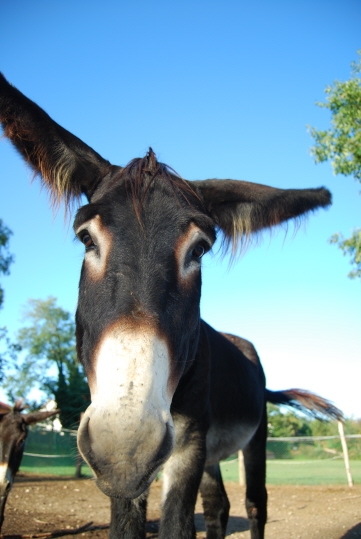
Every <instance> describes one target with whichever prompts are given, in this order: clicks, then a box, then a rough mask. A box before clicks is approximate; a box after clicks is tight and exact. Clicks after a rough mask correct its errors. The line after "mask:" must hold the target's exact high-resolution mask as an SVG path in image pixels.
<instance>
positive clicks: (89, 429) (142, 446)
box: [0, 77, 331, 498]
mask: <svg viewBox="0 0 361 539" xmlns="http://www.w3.org/2000/svg"><path fill="white" fill-rule="evenodd" d="M0 118H1V121H2V124H3V127H4V131H5V135H6V136H8V137H9V138H10V139H11V140H12V142H13V143H14V145H15V146H16V147H17V149H18V150H19V152H20V153H21V154H22V155H23V157H24V158H25V159H26V161H27V162H28V163H29V164H30V165H31V166H32V167H33V169H34V170H35V172H36V173H39V174H40V175H41V177H42V180H43V182H44V184H45V185H46V186H47V187H48V189H49V191H50V194H51V197H52V200H53V202H54V203H55V204H57V203H58V202H59V201H61V200H64V201H65V203H66V205H67V207H69V205H70V203H71V201H72V200H74V199H76V198H79V196H80V195H81V194H82V193H83V194H85V195H86V197H87V198H88V201H89V203H88V204H87V205H85V206H83V207H81V208H80V209H79V210H78V212H77V214H76V217H75V221H74V230H75V233H76V235H77V237H78V238H79V240H80V241H81V242H82V243H83V244H84V246H85V256H84V263H83V267H82V271H81V277H80V285H79V302H78V309H77V315H76V323H77V347H78V356H79V359H80V361H81V362H82V364H83V365H84V367H85V371H86V373H87V377H88V381H89V385H90V390H91V396H92V403H91V405H90V407H89V408H88V410H87V411H86V413H85V415H84V418H83V420H82V422H81V426H80V429H79V434H78V444H79V448H80V451H81V452H82V454H83V456H84V458H85V459H86V460H87V462H88V463H89V464H90V466H91V467H92V468H93V470H94V472H95V474H96V476H97V482H98V485H99V487H100V488H101V489H102V490H103V491H104V492H105V493H106V494H109V495H111V496H116V497H118V496H122V497H128V498H134V497H136V496H139V495H140V494H141V492H143V491H144V490H145V489H146V488H147V486H148V485H149V483H150V481H151V480H152V479H153V477H154V475H155V474H156V472H157V470H158V468H159V466H160V465H161V464H162V463H163V462H164V461H165V460H166V459H167V457H168V456H169V455H170V453H171V451H172V448H173V445H174V434H173V423H172V416H171V404H172V399H173V396H174V393H175V391H176V389H177V386H178V383H179V381H180V379H181V378H182V377H183V376H185V375H186V373H187V370H188V369H189V368H190V366H191V365H192V362H193V361H194V359H195V357H196V352H197V346H198V339H199V328H200V313H199V303H200V293H201V272H200V270H201V258H202V256H203V255H204V254H205V253H206V252H207V251H209V250H210V249H211V247H212V245H213V243H214V241H215V237H216V233H217V232H220V233H222V234H223V238H224V240H225V244H226V246H231V247H232V250H233V252H234V253H235V252H236V251H237V249H238V247H239V246H242V244H244V243H246V242H247V241H248V239H249V238H251V237H252V235H254V234H256V233H258V232H259V231H261V230H262V229H265V228H269V227H273V226H276V225H279V224H280V223H282V222H285V221H287V220H289V219H294V218H297V217H299V216H302V215H303V214H305V213H307V212H308V211H310V210H314V209H316V208H318V207H320V206H327V205H329V204H330V202H331V195H330V193H329V192H328V191H327V190H326V189H324V188H319V189H301V190H294V189H288V190H283V189H275V188H272V187H267V186H264V185H259V184H253V183H249V182H244V181H234V180H204V181H186V180H183V179H182V178H180V177H179V176H178V175H177V174H175V173H174V172H173V171H172V170H171V169H169V168H168V167H166V166H165V165H163V164H161V163H158V162H157V160H156V158H155V155H154V153H153V152H152V150H150V151H149V153H148V154H147V155H146V156H145V157H144V158H142V159H135V160H133V161H132V162H131V163H130V164H129V165H128V166H126V167H124V168H122V167H119V166H113V165H111V164H110V163H109V162H108V161H106V160H105V159H103V158H102V157H101V156H100V155H99V154H97V153H96V152H95V151H93V150H92V149H91V148H89V147H88V146H87V145H86V144H84V143H83V142H81V141H80V140H79V139H78V138H76V137H75V136H74V135H72V134H70V133H69V132H68V131H66V130H65V129H63V128H62V127H60V126H59V125H58V124H56V123H55V122H54V121H53V120H51V119H50V118H49V116H48V115H47V114H46V113H45V112H44V111H43V110H41V109H40V108H39V107H38V106H37V105H35V103H33V102H31V101H30V100H28V99H27V98H26V97H25V96H23V95H22V94H21V93H20V92H19V91H18V90H16V89H15V88H14V87H12V86H11V85H10V84H9V83H7V82H6V80H5V79H4V78H3V77H2V78H1V79H0Z"/></svg>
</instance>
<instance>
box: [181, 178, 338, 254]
mask: <svg viewBox="0 0 361 539" xmlns="http://www.w3.org/2000/svg"><path fill="white" fill-rule="evenodd" d="M189 183H190V185H191V186H192V187H193V189H195V191H196V192H197V194H198V196H199V197H200V199H201V200H202V201H203V204H204V207H205V209H206V211H207V212H208V213H209V214H210V216H211V217H212V218H213V219H214V221H215V223H216V224H217V226H218V227H219V228H220V229H221V230H222V232H223V234H224V237H225V242H226V247H228V246H229V244H231V245H232V251H233V254H235V253H236V252H237V250H238V248H239V247H240V246H242V245H243V243H245V242H246V243H247V241H248V239H249V237H250V235H251V234H252V233H254V232H258V231H260V230H262V229H264V228H270V227H273V226H276V225H279V224H281V223H283V222H285V221H288V220H289V219H294V218H297V217H300V216H302V215H304V214H305V213H307V212H309V211H311V210H315V209H316V208H319V207H321V206H323V207H324V206H328V205H329V204H331V193H330V192H329V191H328V190H327V189H325V188H323V187H320V188H319V189H276V188H274V187H268V186H266V185H260V184H257V183H250V182H244V181H238V180H203V181H193V182H189Z"/></svg>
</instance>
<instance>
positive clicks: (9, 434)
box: [0, 403, 59, 529]
mask: <svg viewBox="0 0 361 539" xmlns="http://www.w3.org/2000/svg"><path fill="white" fill-rule="evenodd" d="M23 409H24V408H23V407H22V405H21V403H16V404H15V406H14V407H13V408H12V407H11V406H9V405H8V404H4V403H0V458H1V461H0V529H1V525H2V523H3V521H4V509H5V503H6V499H7V497H8V494H9V492H10V490H11V487H12V484H13V481H14V477H15V474H16V473H17V471H18V470H19V467H20V464H21V459H22V457H23V453H24V448H25V440H26V437H27V435H28V426H29V425H32V424H33V423H37V422H38V421H44V420H45V419H47V418H48V417H51V416H53V415H55V414H57V413H59V410H53V411H51V412H31V413H29V414H23V413H21V412H22V411H23Z"/></svg>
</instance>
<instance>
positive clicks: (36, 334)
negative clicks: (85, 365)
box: [4, 297, 90, 428]
mask: <svg viewBox="0 0 361 539" xmlns="http://www.w3.org/2000/svg"><path fill="white" fill-rule="evenodd" d="M24 321H26V322H27V325H26V326H25V327H23V328H22V329H20V330H19V332H18V342H19V344H20V345H21V347H22V348H23V349H24V350H26V351H27V355H26V356H25V357H24V358H22V359H21V360H18V361H17V362H16V363H14V364H13V368H12V371H11V372H9V373H8V376H7V380H6V381H5V384H4V385H5V388H6V390H7V392H8V395H9V397H10V398H11V399H12V400H15V399H16V398H21V397H25V398H26V397H27V396H28V395H29V393H30V391H31V390H33V389H34V388H36V389H38V390H39V391H41V392H42V393H43V394H44V395H45V397H47V398H54V399H55V401H56V403H57V406H58V408H60V410H61V412H60V421H61V423H62V425H63V427H66V428H72V427H74V425H75V424H76V423H77V421H78V420H79V417H80V413H81V412H82V411H84V410H85V408H86V407H87V406H88V404H89V401H90V395H89V388H88V385H87V383H86V380H85V376H84V372H83V370H82V367H81V366H80V365H79V364H78V363H77V358H76V349H75V324H74V322H73V320H72V317H71V315H70V313H68V312H67V311H64V310H63V309H62V308H61V307H58V306H57V304H56V299H55V298H53V297H50V298H48V299H47V300H38V299H31V300H29V302H28V307H27V309H26V311H25V313H24Z"/></svg>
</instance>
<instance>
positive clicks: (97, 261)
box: [76, 215, 112, 281]
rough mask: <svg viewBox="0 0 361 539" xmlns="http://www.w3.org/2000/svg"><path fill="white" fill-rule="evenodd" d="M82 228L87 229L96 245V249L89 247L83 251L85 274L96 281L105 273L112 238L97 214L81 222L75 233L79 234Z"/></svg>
mask: <svg viewBox="0 0 361 539" xmlns="http://www.w3.org/2000/svg"><path fill="white" fill-rule="evenodd" d="M84 229H86V230H88V232H89V234H90V236H91V237H92V239H93V242H94V244H95V245H96V247H97V248H96V249H89V250H88V251H86V252H85V256H84V264H85V268H86V272H87V276H89V277H90V279H91V280H94V281H97V280H99V279H101V278H103V277H104V275H105V271H106V267H107V262H108V257H109V253H110V250H111V247H112V239H111V235H110V233H109V231H108V230H107V229H106V228H105V227H104V226H103V223H102V221H101V218H100V216H99V215H96V216H95V217H94V218H93V219H89V221H86V222H85V223H83V224H82V225H81V226H80V227H79V228H78V229H77V230H76V234H77V235H79V234H80V233H81V231H82V230H84Z"/></svg>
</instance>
